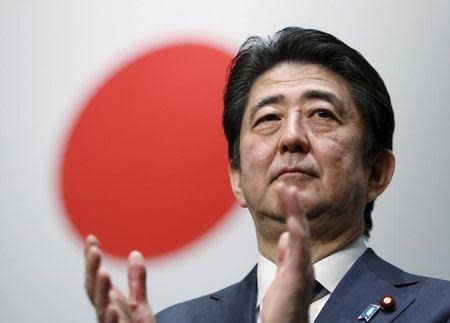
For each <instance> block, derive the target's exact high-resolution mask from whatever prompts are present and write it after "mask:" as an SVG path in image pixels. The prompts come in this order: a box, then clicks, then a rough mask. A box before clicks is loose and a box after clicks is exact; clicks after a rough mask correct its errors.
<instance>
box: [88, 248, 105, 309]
mask: <svg viewBox="0 0 450 323" xmlns="http://www.w3.org/2000/svg"><path fill="white" fill-rule="evenodd" d="M100 264H101V251H100V249H99V248H98V246H97V245H91V246H90V247H89V248H88V249H87V251H86V257H85V274H84V288H85V289H86V293H87V294H88V296H89V299H90V300H91V302H92V303H94V296H95V285H96V280H97V272H98V269H99V268H100Z"/></svg>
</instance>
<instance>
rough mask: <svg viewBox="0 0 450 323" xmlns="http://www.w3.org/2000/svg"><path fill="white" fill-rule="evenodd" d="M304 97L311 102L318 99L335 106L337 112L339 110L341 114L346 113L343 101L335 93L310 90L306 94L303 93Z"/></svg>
mask: <svg viewBox="0 0 450 323" xmlns="http://www.w3.org/2000/svg"><path fill="white" fill-rule="evenodd" d="M302 97H303V98H306V99H310V100H312V99H317V100H323V101H326V102H328V103H330V104H331V105H333V106H334V107H335V108H336V110H338V112H339V113H341V114H342V113H344V111H345V109H344V102H343V101H342V100H341V99H339V98H338V97H337V96H336V94H334V93H333V92H329V91H324V90H308V91H306V92H305V93H303V95H302Z"/></svg>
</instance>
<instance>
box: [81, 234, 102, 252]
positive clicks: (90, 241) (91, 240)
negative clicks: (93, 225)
mask: <svg viewBox="0 0 450 323" xmlns="http://www.w3.org/2000/svg"><path fill="white" fill-rule="evenodd" d="M85 242H86V244H85V246H84V254H85V255H86V253H87V251H88V250H89V248H90V247H91V246H94V245H95V246H97V247H100V242H99V241H98V239H97V237H96V236H94V235H93V234H89V235H88V236H87V237H86V241H85Z"/></svg>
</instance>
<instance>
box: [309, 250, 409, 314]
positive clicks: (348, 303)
mask: <svg viewBox="0 0 450 323" xmlns="http://www.w3.org/2000/svg"><path fill="white" fill-rule="evenodd" d="M415 283H417V280H415V279H414V276H412V275H408V274H406V273H405V272H403V271H402V270H400V269H398V268H396V267H394V266H392V265H390V264H388V263H387V262H385V261H383V260H382V259H381V258H379V257H378V256H377V255H376V254H375V253H374V252H373V250H372V249H370V248H369V249H367V251H366V252H365V253H364V254H363V255H362V256H361V257H360V258H359V259H358V260H357V261H356V263H355V264H354V265H353V266H352V267H351V268H350V270H349V271H348V272H347V273H346V274H345V276H344V278H343V279H342V280H341V282H340V283H339V285H338V286H337V287H336V289H335V290H334V292H333V293H332V294H331V296H330V298H329V299H328V301H327V303H326V304H325V306H324V307H323V309H322V311H321V312H320V314H319V316H318V317H317V319H316V320H315V322H317V323H321V322H324V323H325V322H358V316H359V315H360V314H361V313H362V312H363V311H364V310H365V309H366V307H367V306H368V305H369V304H375V305H378V303H379V301H380V299H381V297H383V296H384V295H390V296H392V297H394V299H395V300H396V306H395V309H394V310H393V311H392V312H387V311H384V310H381V309H380V310H379V311H378V312H377V314H375V316H374V317H373V318H372V319H371V320H370V322H371V323H377V322H392V321H393V320H394V319H395V318H396V317H397V316H398V315H400V314H401V313H402V312H403V311H404V310H406V309H407V308H408V306H409V305H410V304H412V302H414V299H415V298H414V296H413V295H410V294H409V293H408V291H407V288H402V287H405V286H409V285H411V284H415ZM359 322H362V321H359Z"/></svg>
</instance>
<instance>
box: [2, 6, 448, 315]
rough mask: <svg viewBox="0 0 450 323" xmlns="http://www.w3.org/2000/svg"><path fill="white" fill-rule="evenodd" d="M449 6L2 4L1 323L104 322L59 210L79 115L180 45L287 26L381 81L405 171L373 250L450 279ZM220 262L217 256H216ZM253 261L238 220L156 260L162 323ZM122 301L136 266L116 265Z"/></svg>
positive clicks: (379, 220) (378, 225)
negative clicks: (327, 39)
mask: <svg viewBox="0 0 450 323" xmlns="http://www.w3.org/2000/svg"><path fill="white" fill-rule="evenodd" d="M449 12H450V2H447V1H444V0H442V1H388V0H385V1H380V0H378V1H370V2H369V1H361V0H351V1H350V0H348V1H331V0H330V1H314V2H313V1H310V2H308V3H306V2H305V1H283V2H280V1H260V0H248V1H245V2H244V1H235V0H232V1H231V0H230V1H226V2H225V1H221V2H217V1H216V2H212V1H206V0H202V1H179V2H178V3H176V2H173V1H167V2H162V1H161V2H160V1H158V2H156V1H138V0H135V1H116V0H114V1H112V0H109V1H87V0H83V1H81V0H78V1H57V0H54V1H50V0H48V1H45V2H44V1H12V0H11V1H6V0H2V1H1V2H0V17H1V19H0V40H1V50H0V62H1V64H0V69H1V72H0V174H1V175H0V215H1V225H0V238H1V243H0V255H1V259H2V266H1V271H0V277H1V278H0V281H1V284H0V304H1V308H2V310H1V311H0V321H1V322H24V323H26V322H68V323H70V322H94V321H95V316H94V314H93V311H92V309H91V308H90V305H89V303H88V301H87V298H86V297H85V296H84V291H83V283H82V276H83V258H82V247H83V246H82V241H81V240H80V238H79V237H78V236H77V235H76V234H75V232H74V231H73V230H72V229H71V228H70V226H68V223H67V221H66V220H65V216H64V209H63V208H62V206H61V202H60V200H59V187H58V181H59V178H58V176H59V172H58V167H59V166H60V165H59V162H60V156H61V153H62V152H61V150H62V149H63V145H64V139H65V136H66V135H67V131H68V127H69V126H70V125H71V123H72V120H73V117H74V116H76V115H77V114H78V112H79V111H78V110H77V109H78V108H79V105H80V102H81V101H83V100H85V99H86V97H87V96H88V95H89V94H90V93H91V91H92V89H93V88H95V87H96V86H98V85H99V84H100V83H101V82H102V81H103V79H104V78H105V77H106V76H108V75H109V73H111V71H112V70H114V69H116V68H117V66H120V64H121V63H122V62H124V61H126V60H127V59H128V58H129V57H130V56H134V55H135V54H136V53H139V52H140V51H142V50H144V49H147V48H149V47H151V46H152V45H153V44H157V43H161V42H166V41H168V40H173V39H206V40H210V41H212V42H214V43H219V44H222V46H223V47H224V48H229V50H230V51H235V50H236V48H237V47H238V46H239V44H240V43H241V42H242V41H243V40H244V39H245V38H246V37H247V36H249V35H254V34H256V35H268V34H273V32H275V31H276V30H278V29H280V28H282V27H284V26H287V25H300V26H306V27H314V28H318V29H321V30H324V31H327V32H330V33H332V34H334V35H336V36H338V37H339V38H341V39H342V40H344V41H345V42H346V43H348V44H349V45H350V46H352V47H354V48H356V49H358V50H360V51H361V52H362V53H363V55H364V56H365V57H366V58H367V59H368V60H369V62H371V63H372V64H373V66H374V67H375V68H376V69H377V70H378V71H379V72H380V74H381V75H382V77H383V79H384V80H385V82H386V84H387V87H388V89H389V91H390V94H391V97H392V100H393V105H394V109H395V114H396V122H397V127H396V133H395V143H394V145H395V148H394V150H395V153H396V156H397V169H396V174H395V177H394V180H393V183H392V185H391V186H390V188H389V189H388V190H387V192H386V193H385V194H384V195H383V197H382V198H380V199H379V200H378V201H377V205H376V209H375V212H374V215H373V217H374V222H375V228H374V230H373V234H372V239H371V240H370V242H369V243H370V245H371V246H372V247H374V248H375V249H376V251H377V252H378V254H380V255H381V256H383V257H384V258H386V259H387V260H389V261H391V262H393V263H394V264H397V265H399V266H400V267H402V268H404V269H406V270H408V271H411V272H414V273H418V274H424V275H431V276H435V277H439V278H443V279H450V257H449V253H448V246H450V235H449V234H448V227H449V226H450V217H449V210H450V207H449V206H448V204H447V203H448V201H449V198H450V195H449V191H450V170H449V168H448V167H449V165H450V153H449V152H448V147H449V144H448V128H449V125H450V123H449V120H450V109H449V106H450V96H449V95H448V87H449V84H450V60H449V57H450V42H449V41H448V40H449V39H450V37H449V36H450V19H448V18H449V17H448V13H449ZM218 255H220V256H218ZM255 260H256V243H255V236H254V230H253V227H252V223H251V221H250V218H249V216H248V214H247V212H246V211H245V210H240V209H239V208H238V207H236V208H234V209H233V210H232V211H231V215H230V216H229V217H228V218H227V219H226V220H225V221H223V222H222V223H221V224H220V225H219V226H218V227H216V228H214V230H212V231H211V232H209V233H208V234H207V235H206V236H205V237H204V238H203V239H201V240H199V241H197V242H196V243H194V244H193V245H191V246H190V247H188V248H185V249H183V250H182V251H179V252H177V253H175V254H172V255H170V256H167V257H163V258H158V260H156V261H149V262H148V267H149V282H148V287H149V290H150V298H151V303H152V305H153V308H154V309H155V311H159V310H161V309H162V308H164V307H166V306H168V305H170V304H173V303H176V302H179V301H182V300H185V299H188V298H191V297H194V296H199V295H201V294H204V293H206V292H208V291H213V290H216V289H219V288H221V287H223V286H225V285H227V284H230V283H232V282H235V281H237V280H239V279H241V278H242V277H243V276H244V274H245V273H246V272H247V271H248V270H249V269H250V268H251V266H252V265H253V264H254V263H255ZM106 265H107V266H108V268H109V269H110V271H111V272H112V274H113V279H114V281H115V282H116V283H117V284H118V285H119V286H121V287H123V288H125V287H126V285H125V263H124V262H123V261H119V260H114V259H107V262H106Z"/></svg>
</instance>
